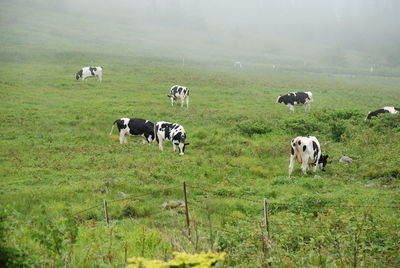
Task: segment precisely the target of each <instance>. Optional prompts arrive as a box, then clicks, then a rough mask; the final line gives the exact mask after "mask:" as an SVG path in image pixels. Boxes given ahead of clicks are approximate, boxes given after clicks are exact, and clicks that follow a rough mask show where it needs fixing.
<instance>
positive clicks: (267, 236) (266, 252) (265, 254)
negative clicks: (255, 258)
mask: <svg viewBox="0 0 400 268" xmlns="http://www.w3.org/2000/svg"><path fill="white" fill-rule="evenodd" d="M264 225H265V227H266V231H267V233H266V237H265V240H266V241H267V246H266V248H265V252H264V256H265V258H267V259H269V258H270V257H271V254H270V252H269V249H270V235H269V222H268V199H267V198H264Z"/></svg>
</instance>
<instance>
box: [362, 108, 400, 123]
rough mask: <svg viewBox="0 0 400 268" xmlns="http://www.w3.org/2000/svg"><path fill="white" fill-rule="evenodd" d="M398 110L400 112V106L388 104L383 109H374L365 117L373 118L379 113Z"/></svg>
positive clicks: (393, 112) (396, 111)
mask: <svg viewBox="0 0 400 268" xmlns="http://www.w3.org/2000/svg"><path fill="white" fill-rule="evenodd" d="M398 112H400V108H395V107H390V106H386V107H383V108H381V109H378V110H375V111H372V112H368V114H367V117H366V118H365V120H367V119H371V118H372V117H373V116H378V115H379V114H383V113H391V114H397V113H398Z"/></svg>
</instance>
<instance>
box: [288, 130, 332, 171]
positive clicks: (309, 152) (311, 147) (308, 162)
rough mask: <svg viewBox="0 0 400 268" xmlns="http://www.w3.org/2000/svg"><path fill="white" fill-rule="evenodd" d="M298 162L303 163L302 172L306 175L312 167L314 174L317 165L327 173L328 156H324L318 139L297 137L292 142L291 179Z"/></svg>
mask: <svg viewBox="0 0 400 268" xmlns="http://www.w3.org/2000/svg"><path fill="white" fill-rule="evenodd" d="M296 160H297V161H298V162H300V163H301V170H302V171H303V173H304V174H305V175H306V174H307V169H310V168H311V166H313V171H314V172H315V171H316V169H317V165H318V167H319V168H320V169H321V170H322V171H325V166H326V164H327V163H328V155H322V150H321V145H320V144H319V142H318V140H317V138H316V137H314V136H309V137H297V138H295V139H293V140H292V142H291V154H290V164H289V177H290V175H291V174H292V171H293V167H294V162H295V161H296Z"/></svg>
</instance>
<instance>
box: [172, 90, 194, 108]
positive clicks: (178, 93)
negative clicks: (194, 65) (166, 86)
mask: <svg viewBox="0 0 400 268" xmlns="http://www.w3.org/2000/svg"><path fill="white" fill-rule="evenodd" d="M167 96H168V98H170V100H171V105H172V106H174V101H177V100H178V98H180V99H181V107H183V102H184V100H185V99H186V108H189V88H187V87H183V86H178V85H175V86H172V87H171V90H170V92H169V95H167Z"/></svg>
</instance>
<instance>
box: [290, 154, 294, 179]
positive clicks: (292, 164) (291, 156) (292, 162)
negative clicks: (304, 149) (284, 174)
mask: <svg viewBox="0 0 400 268" xmlns="http://www.w3.org/2000/svg"><path fill="white" fill-rule="evenodd" d="M294 162H295V157H294V155H292V154H291V155H290V163H289V177H290V175H292V171H293V167H294Z"/></svg>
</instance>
